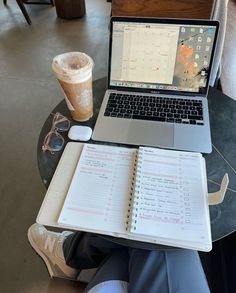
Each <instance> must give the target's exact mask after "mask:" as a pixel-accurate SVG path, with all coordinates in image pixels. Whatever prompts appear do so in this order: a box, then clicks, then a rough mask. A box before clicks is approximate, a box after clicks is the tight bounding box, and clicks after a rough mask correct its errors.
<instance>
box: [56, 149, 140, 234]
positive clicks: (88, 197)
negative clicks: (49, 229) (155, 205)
mask: <svg viewBox="0 0 236 293" xmlns="http://www.w3.org/2000/svg"><path fill="white" fill-rule="evenodd" d="M136 152H137V150H136V149H128V148H120V147H119V148H117V147H111V146H104V145H94V144H93V145H92V144H86V145H84V147H83V151H82V154H81V157H80V160H79V163H78V166H77V168H76V170H75V174H74V177H73V179H72V182H71V185H70V188H69V191H68V194H67V197H66V200H65V203H64V206H63V209H62V211H61V214H60V217H59V220H58V222H59V224H60V223H61V224H67V225H72V226H75V227H82V228H84V229H93V230H94V229H95V230H98V231H112V232H117V233H124V232H125V228H126V220H127V219H126V216H127V209H128V201H129V194H130V190H131V183H132V176H131V174H132V172H133V168H134V160H135V156H136Z"/></svg>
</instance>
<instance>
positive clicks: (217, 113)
mask: <svg viewBox="0 0 236 293" xmlns="http://www.w3.org/2000/svg"><path fill="white" fill-rule="evenodd" d="M105 89H106V78H102V79H98V80H96V81H94V82H93V96H94V115H93V117H92V118H91V119H90V120H89V121H86V122H80V123H79V124H80V125H87V126H90V127H91V128H92V129H93V128H94V125H95V122H96V118H97V115H98V112H99V109H100V106H101V103H102V99H103V96H104V92H105ZM208 103H209V112H210V125H211V135H212V143H213V151H212V153H211V154H209V155H204V157H205V159H206V167H207V177H208V191H209V192H214V191H216V190H218V189H219V185H218V184H219V183H220V182H221V180H222V178H223V175H224V174H225V173H228V174H229V188H228V190H227V192H226V195H225V199H224V201H223V202H222V203H221V204H218V205H215V206H210V217H211V230H212V239H213V241H216V240H219V239H221V238H223V237H225V236H226V235H228V234H230V233H232V232H233V231H235V230H236V171H235V169H236V156H235V151H236V102H235V101H233V100H232V99H230V98H229V97H227V96H226V95H224V94H223V93H222V92H220V91H219V90H217V89H215V88H211V87H210V90H209V94H208ZM56 112H60V113H61V114H63V115H64V116H66V117H67V118H69V119H70V120H71V125H76V124H78V123H77V122H76V121H73V120H72V118H71V115H70V111H69V110H68V108H67V106H66V102H65V100H62V101H61V102H60V103H59V104H58V105H57V106H56V107H55V108H54V109H53V111H52V113H50V114H49V116H48V117H47V119H46V121H45V123H44V125H43V127H42V130H41V133H40V135H39V139H38V147H37V158H38V167H39V172H40V175H41V178H42V180H43V182H44V184H45V186H46V187H48V186H49V184H50V181H51V179H52V176H53V174H54V171H55V169H56V167H57V164H58V162H59V159H60V157H61V154H62V152H63V149H62V150H61V151H60V152H55V153H54V154H51V153H50V152H45V153H43V152H42V145H43V141H44V137H45V136H46V134H47V133H48V131H49V130H50V129H51V125H52V120H53V114H55V113H56ZM61 134H62V136H63V137H64V139H65V144H64V147H65V145H66V143H67V142H68V141H69V139H68V137H67V132H66V133H61ZM89 143H92V140H90V141H89ZM113 145H114V144H113ZM117 145H118V144H117ZM234 166H235V168H234ZM101 237H105V238H107V239H110V240H112V241H115V242H118V243H120V244H126V245H129V246H133V247H137V248H138V247H140V248H146V249H160V248H163V247H164V248H165V249H167V248H169V249H173V248H172V247H167V246H161V245H157V244H150V243H143V242H139V241H131V240H127V239H122V238H115V237H110V236H101Z"/></svg>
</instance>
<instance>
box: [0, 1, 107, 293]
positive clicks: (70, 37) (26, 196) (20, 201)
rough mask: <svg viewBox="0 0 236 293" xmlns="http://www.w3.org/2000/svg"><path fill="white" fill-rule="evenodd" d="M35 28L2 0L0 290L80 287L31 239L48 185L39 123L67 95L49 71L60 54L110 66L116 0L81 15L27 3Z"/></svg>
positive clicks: (101, 68)
mask: <svg viewBox="0 0 236 293" xmlns="http://www.w3.org/2000/svg"><path fill="white" fill-rule="evenodd" d="M26 9H27V11H28V13H29V15H30V18H31V20H32V25H31V26H29V25H28V24H27V23H26V21H25V19H24V17H23V14H22V13H21V11H20V9H19V7H18V6H17V4H16V1H14V0H8V5H7V6H6V7H5V6H4V5H3V1H0V129H1V138H0V178H1V183H0V227H1V233H2V236H1V242H0V292H5V293H8V292H10V293H14V292H18V293H19V292H24V293H25V292H27V293H28V292H30V293H31V292H34V293H36V292H40V293H44V292H48V293H51V292H57V293H60V292H69V293H70V292H79V291H80V290H79V291H78V284H77V283H74V282H70V281H64V280H53V281H50V278H49V276H48V274H47V270H46V268H45V266H44V264H43V262H42V261H41V259H40V258H39V257H37V255H36V254H35V253H34V251H33V250H32V249H31V247H30V245H29V244H28V240H27V229H28V227H29V226H30V225H31V224H32V223H34V222H35V218H36V216H37V212H38V210H39V207H40V205H41V202H42V200H43V198H44V194H45V187H44V185H43V183H42V181H41V178H40V175H39V172H38V168H37V156H36V146H37V139H38V136H39V133H40V130H41V127H42V125H43V123H44V121H45V119H46V117H47V116H48V114H49V113H50V111H51V110H52V109H53V108H54V107H55V105H56V104H57V103H58V102H59V101H61V100H62V99H63V94H62V92H61V90H60V87H59V84H58V82H57V80H56V79H55V76H54V74H53V72H52V70H51V62H52V59H53V57H54V56H55V55H57V54H60V53H63V52H68V51H82V52H86V53H87V54H88V55H90V56H91V57H92V58H93V59H94V61H95V67H94V72H93V78H94V79H97V78H100V77H104V76H105V75H106V70H107V52H108V34H107V31H108V22H109V16H110V4H109V3H107V2H106V1H105V0H96V1H95V0H86V10H87V11H86V15H85V17H83V18H82V19H77V20H62V19H59V18H57V16H56V11H55V8H54V7H51V6H48V5H46V6H45V5H27V6H26Z"/></svg>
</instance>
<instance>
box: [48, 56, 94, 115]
mask: <svg viewBox="0 0 236 293" xmlns="http://www.w3.org/2000/svg"><path fill="white" fill-rule="evenodd" d="M93 66H94V62H93V60H92V58H91V57H89V56H88V55H87V54H85V53H81V52H69V53H64V54H61V55H57V56H56V57H54V58H53V62H52V69H53V71H54V72H55V74H56V76H57V79H58V81H59V83H60V85H61V87H62V89H63V91H64V94H65V100H66V103H67V106H68V109H69V110H70V112H71V115H72V118H73V119H74V120H76V121H87V120H88V119H89V118H91V117H92V116H93V92H92V69H93Z"/></svg>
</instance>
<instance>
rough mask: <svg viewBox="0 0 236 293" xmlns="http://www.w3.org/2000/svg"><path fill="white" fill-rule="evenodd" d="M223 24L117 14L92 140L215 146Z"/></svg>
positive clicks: (205, 149)
mask: <svg viewBox="0 0 236 293" xmlns="http://www.w3.org/2000/svg"><path fill="white" fill-rule="evenodd" d="M218 29H219V23H218V22H217V21H211V20H209V21H208V20H181V19H157V18H133V17H112V18H111V23H110V47H109V62H108V89H107V91H106V93H105V96H104V99H103V103H102V106H101V109H100V112H99V115H98V119H97V121H96V125H95V129H94V132H93V139H94V140H98V141H109V142H115V143H125V144H132V145H146V146H157V147H162V148H168V149H178V150H189V151H197V152H203V153H210V152H211V151H212V147H211V135H210V125H209V115H208V103H207V92H208V87H209V78H210V74H211V68H212V63H213V57H214V51H215V47H216V39H217V34H218Z"/></svg>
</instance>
